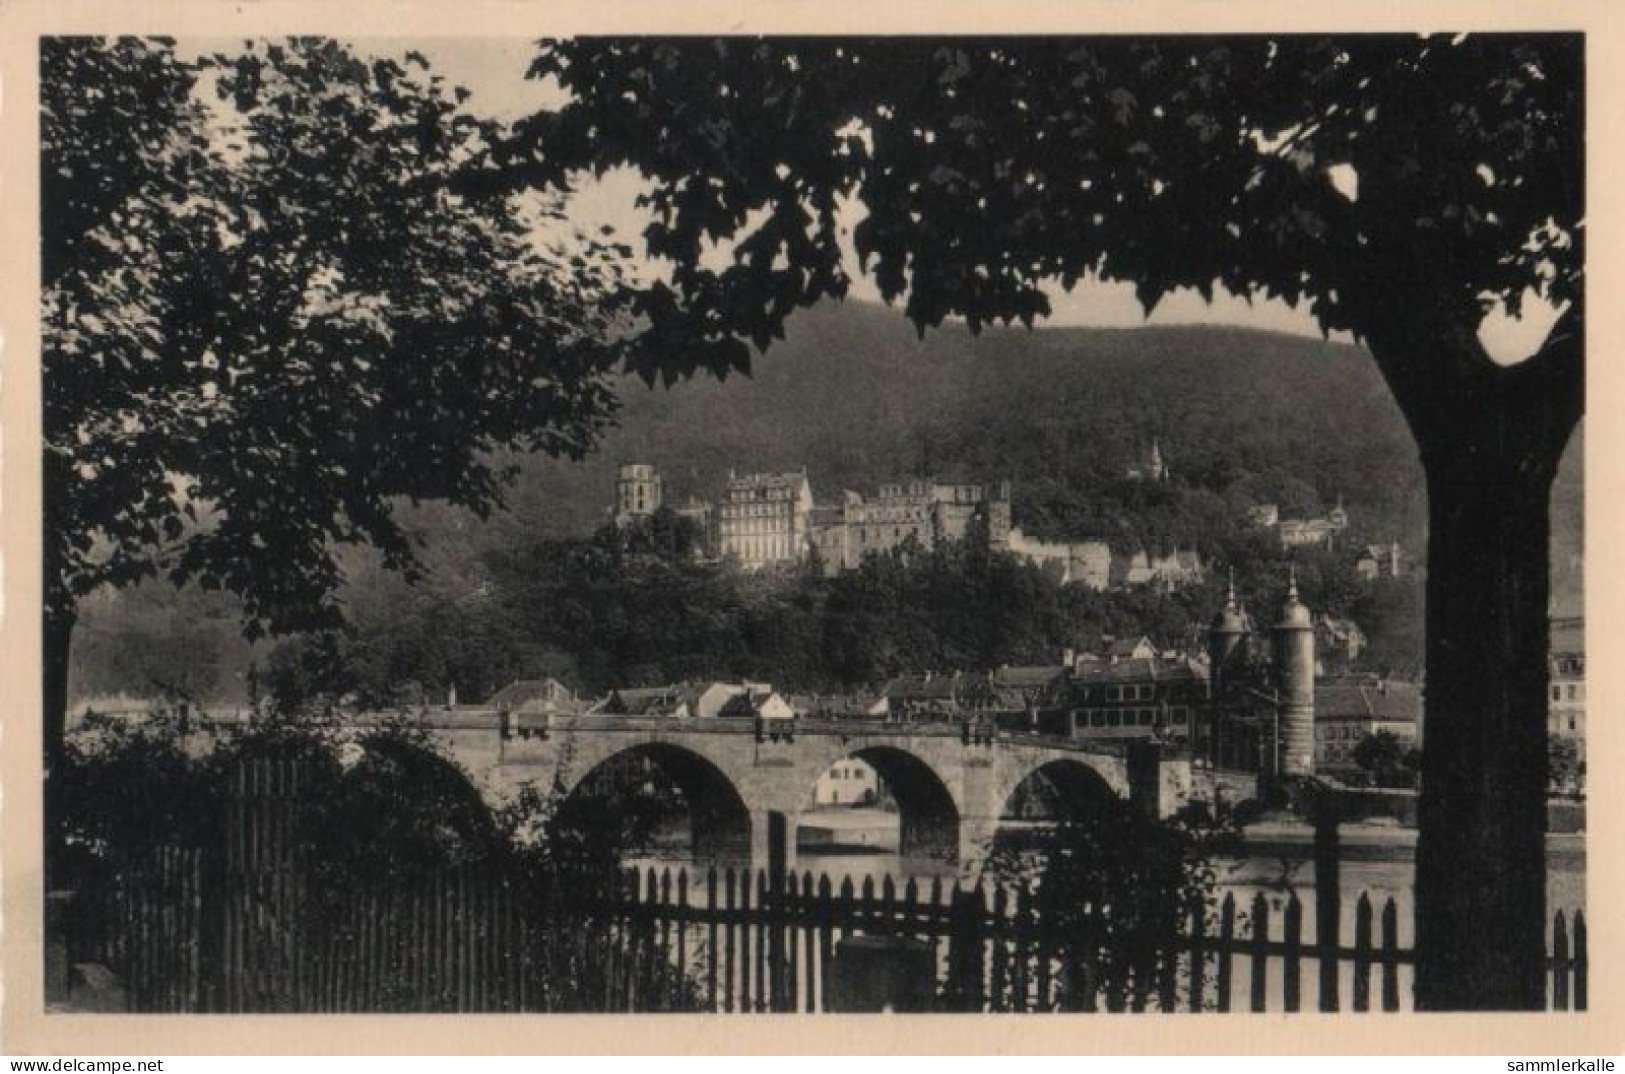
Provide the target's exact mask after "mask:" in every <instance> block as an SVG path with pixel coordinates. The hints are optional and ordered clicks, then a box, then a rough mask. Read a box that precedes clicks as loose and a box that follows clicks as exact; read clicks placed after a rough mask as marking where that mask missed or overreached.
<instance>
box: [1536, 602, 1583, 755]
mask: <svg viewBox="0 0 1625 1074" xmlns="http://www.w3.org/2000/svg"><path fill="white" fill-rule="evenodd" d="M1551 649H1552V652H1551V656H1550V658H1549V666H1550V681H1549V685H1548V694H1547V696H1548V698H1549V700H1548V702H1547V706H1546V730H1547V732H1548V733H1549V734H1550V735H1551V736H1552V737H1554V738H1565V739H1570V740H1572V741H1575V742H1584V741H1585V733H1586V683H1585V627H1584V621H1583V620H1581V619H1578V618H1562V619H1553V620H1552V625H1551Z"/></svg>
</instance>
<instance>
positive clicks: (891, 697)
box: [880, 671, 991, 720]
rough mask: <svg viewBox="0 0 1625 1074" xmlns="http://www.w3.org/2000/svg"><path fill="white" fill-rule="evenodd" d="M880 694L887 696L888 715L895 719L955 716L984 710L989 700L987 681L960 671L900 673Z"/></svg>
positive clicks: (926, 718) (988, 704)
mask: <svg viewBox="0 0 1625 1074" xmlns="http://www.w3.org/2000/svg"><path fill="white" fill-rule="evenodd" d="M880 693H881V696H882V697H884V698H885V699H886V714H887V716H888V717H889V718H891V719H894V720H931V719H947V718H957V717H960V716H965V715H969V714H971V713H975V712H982V711H986V710H987V709H988V708H989V706H990V703H991V702H990V698H989V689H988V685H987V680H986V679H985V678H984V677H983V676H980V675H967V674H964V673H963V672H953V673H951V674H946V675H940V674H937V673H936V672H931V671H927V672H923V673H921V674H918V675H899V676H898V677H896V678H894V679H891V680H890V681H888V682H887V683H886V685H885V686H884V687H883V688H882V689H881V691H880Z"/></svg>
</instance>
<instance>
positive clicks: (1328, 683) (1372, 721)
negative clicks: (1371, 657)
mask: <svg viewBox="0 0 1625 1074" xmlns="http://www.w3.org/2000/svg"><path fill="white" fill-rule="evenodd" d="M1380 733H1387V734H1391V735H1393V736H1394V737H1395V738H1396V739H1398V740H1399V744H1400V747H1401V749H1407V750H1408V749H1412V748H1418V747H1420V746H1421V744H1422V689H1421V687H1420V686H1418V685H1417V684H1416V683H1413V682H1404V681H1401V680H1398V679H1390V678H1388V677H1386V676H1380V675H1369V674H1368V675H1339V676H1333V677H1329V678H1324V679H1320V680H1318V681H1317V682H1316V683H1315V768H1316V770H1317V771H1319V772H1324V773H1326V774H1328V775H1335V776H1353V775H1357V774H1359V773H1360V771H1361V770H1360V765H1359V763H1358V762H1357V761H1356V760H1355V750H1356V748H1357V747H1358V746H1359V744H1360V743H1361V742H1363V741H1365V739H1367V738H1369V737H1371V736H1372V735H1376V734H1380Z"/></svg>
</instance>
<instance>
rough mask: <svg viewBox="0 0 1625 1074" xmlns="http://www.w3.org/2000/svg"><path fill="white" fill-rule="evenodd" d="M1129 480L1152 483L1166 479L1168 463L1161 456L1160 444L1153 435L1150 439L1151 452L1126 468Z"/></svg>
mask: <svg viewBox="0 0 1625 1074" xmlns="http://www.w3.org/2000/svg"><path fill="white" fill-rule="evenodd" d="M1127 476H1128V479H1129V480H1130V481H1150V482H1153V483H1156V482H1162V481H1166V480H1168V464H1167V463H1166V462H1164V461H1163V458H1162V445H1161V444H1160V443H1159V442H1158V441H1157V439H1156V438H1155V437H1152V439H1151V453H1150V454H1149V455H1147V456H1146V457H1145V459H1144V460H1143V461H1141V462H1137V463H1135V464H1134V465H1133V466H1130V467H1129V468H1128V475H1127Z"/></svg>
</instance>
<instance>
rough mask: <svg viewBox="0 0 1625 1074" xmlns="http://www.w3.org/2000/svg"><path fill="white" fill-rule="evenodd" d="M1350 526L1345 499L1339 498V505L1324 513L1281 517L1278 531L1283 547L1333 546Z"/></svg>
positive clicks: (1277, 525)
mask: <svg viewBox="0 0 1625 1074" xmlns="http://www.w3.org/2000/svg"><path fill="white" fill-rule="evenodd" d="M1348 528H1349V516H1348V512H1347V511H1345V510H1344V509H1343V501H1342V500H1338V501H1337V506H1336V507H1334V508H1332V509H1331V510H1330V511H1328V512H1326V514H1324V515H1320V516H1318V517H1314V518H1283V519H1281V520H1280V521H1279V522H1278V523H1277V524H1276V533H1277V535H1278V536H1279V537H1280V539H1281V547H1282V548H1283V549H1291V548H1331V547H1333V546H1334V545H1335V544H1336V542H1337V538H1338V537H1339V536H1340V535H1341V534H1342V533H1343V531H1344V530H1346V529H1348Z"/></svg>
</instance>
